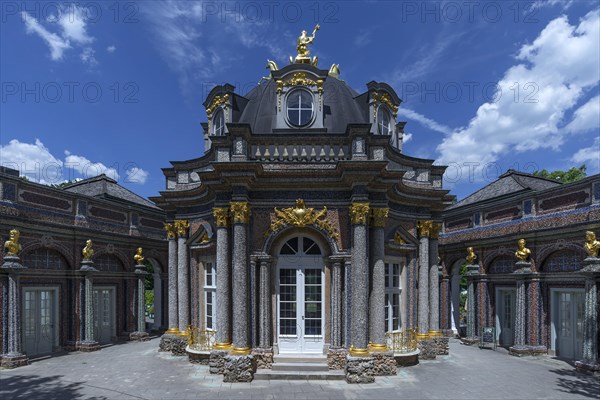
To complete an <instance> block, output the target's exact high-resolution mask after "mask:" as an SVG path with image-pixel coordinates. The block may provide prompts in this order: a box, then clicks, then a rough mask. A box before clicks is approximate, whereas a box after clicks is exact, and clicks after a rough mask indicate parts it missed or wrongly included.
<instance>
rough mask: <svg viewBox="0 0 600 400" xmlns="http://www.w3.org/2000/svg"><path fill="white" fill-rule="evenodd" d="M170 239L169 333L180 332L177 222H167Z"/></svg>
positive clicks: (166, 228)
mask: <svg viewBox="0 0 600 400" xmlns="http://www.w3.org/2000/svg"><path fill="white" fill-rule="evenodd" d="M165 230H166V231H167V240H168V241H169V329H168V330H167V333H172V334H176V333H178V332H179V315H178V309H177V230H176V229H175V224H173V223H167V224H165Z"/></svg>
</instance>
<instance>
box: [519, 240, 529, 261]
mask: <svg viewBox="0 0 600 400" xmlns="http://www.w3.org/2000/svg"><path fill="white" fill-rule="evenodd" d="M517 246H518V248H517V251H516V252H515V257H517V260H519V261H528V260H529V256H530V255H531V250H529V249H528V248H527V247H525V239H519V241H518V242H517Z"/></svg>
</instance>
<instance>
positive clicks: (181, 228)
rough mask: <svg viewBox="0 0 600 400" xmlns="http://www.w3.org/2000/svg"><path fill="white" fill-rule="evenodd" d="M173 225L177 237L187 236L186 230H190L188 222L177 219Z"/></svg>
mask: <svg viewBox="0 0 600 400" xmlns="http://www.w3.org/2000/svg"><path fill="white" fill-rule="evenodd" d="M174 225H175V230H176V231H177V235H178V236H179V237H185V236H187V233H188V229H189V228H190V221H188V220H185V219H177V220H175V222H174Z"/></svg>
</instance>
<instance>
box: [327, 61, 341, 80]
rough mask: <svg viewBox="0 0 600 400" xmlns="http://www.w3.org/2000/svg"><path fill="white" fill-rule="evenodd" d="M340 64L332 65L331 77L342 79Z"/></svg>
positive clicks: (330, 69)
mask: <svg viewBox="0 0 600 400" xmlns="http://www.w3.org/2000/svg"><path fill="white" fill-rule="evenodd" d="M340 73H341V71H340V64H331V68H329V74H328V75H329V76H333V77H334V78H335V79H340Z"/></svg>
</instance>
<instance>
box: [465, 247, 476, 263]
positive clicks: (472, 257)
mask: <svg viewBox="0 0 600 400" xmlns="http://www.w3.org/2000/svg"><path fill="white" fill-rule="evenodd" d="M475 260H477V254H475V250H473V248H472V247H467V263H469V265H473V264H475Z"/></svg>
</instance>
